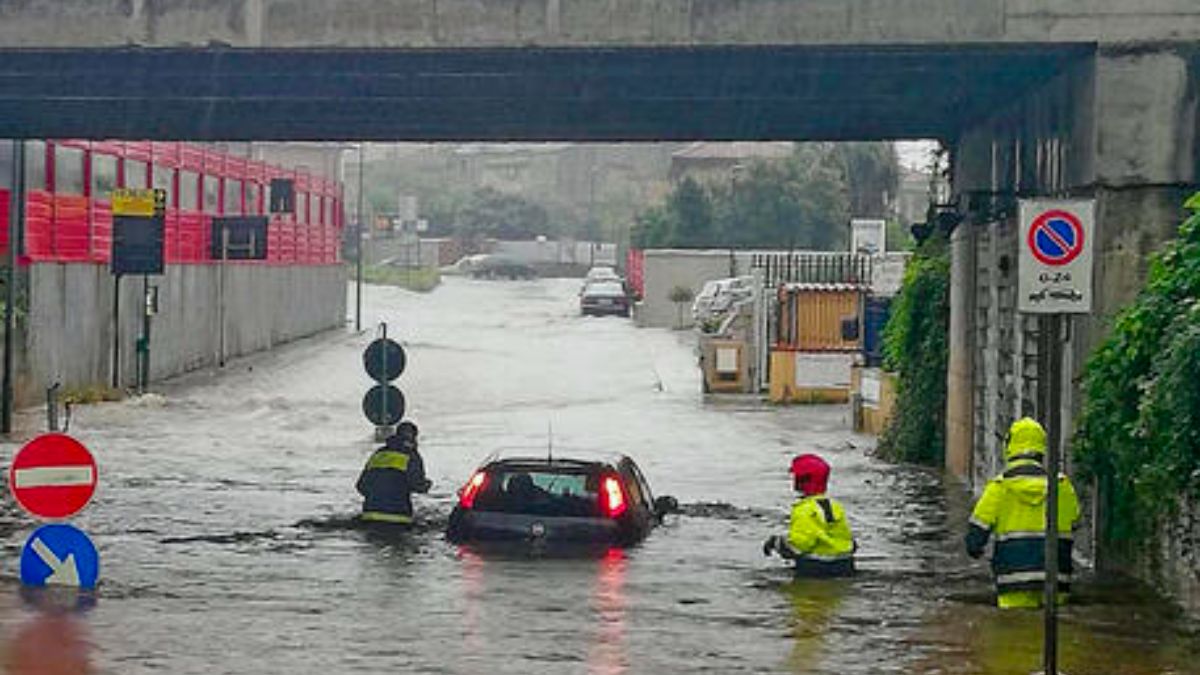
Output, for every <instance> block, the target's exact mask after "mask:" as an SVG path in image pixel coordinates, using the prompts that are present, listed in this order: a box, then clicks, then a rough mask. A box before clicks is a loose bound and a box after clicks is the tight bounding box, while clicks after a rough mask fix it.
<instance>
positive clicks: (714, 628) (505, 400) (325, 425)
mask: <svg viewBox="0 0 1200 675" xmlns="http://www.w3.org/2000/svg"><path fill="white" fill-rule="evenodd" d="M576 289H577V282H574V281H568V280H543V281H539V282H514V283H503V282H498V283H489V282H472V281H465V280H457V279H451V280H449V281H448V282H447V283H446V284H444V285H443V286H442V287H441V288H439V289H438V290H437V291H435V292H434V293H432V294H429V295H416V294H412V293H408V292H405V291H402V290H398V289H389V288H370V289H369V291H368V296H367V303H366V308H367V312H366V320H367V322H374V321H375V320H377V319H384V320H387V321H388V322H389V324H390V334H391V335H392V336H393V337H396V338H398V339H399V340H401V341H403V342H404V343H405V345H406V347H407V349H408V355H409V368H408V371H407V372H406V373H405V374H404V375H403V376H402V377H401V379H400V381H399V386H400V388H401V389H402V390H403V391H404V392H405V394H406V395H407V397H408V401H409V407H410V418H412V419H414V420H415V421H416V422H417V423H418V424H419V425H420V427H421V431H422V435H421V438H422V451H423V454H424V457H425V461H426V465H427V467H428V470H429V474H430V478H431V479H432V480H433V482H434V488H433V491H432V494H431V496H429V497H428V498H424V499H421V498H418V499H419V500H420V501H419V504H418V509H419V516H420V517H421V519H422V520H423V521H424V523H425V524H424V525H423V526H422V528H420V529H419V530H418V531H417V532H414V533H413V536H412V537H411V538H410V539H408V540H407V541H404V542H395V543H385V542H379V541H375V540H372V539H370V538H368V537H367V536H365V535H364V533H362V532H359V531H357V530H353V529H348V528H346V527H345V524H346V521H347V520H348V519H349V518H350V517H351V516H352V515H353V514H354V513H355V512H356V511H357V509H358V505H359V500H358V497H357V494H356V493H355V492H354V480H355V478H356V477H357V475H358V472H359V470H360V469H361V467H362V464H363V462H364V461H365V459H366V457H367V456H368V454H369V452H370V450H371V449H372V447H373V443H372V441H371V430H370V428H369V426H368V424H367V422H366V421H365V420H364V419H363V417H362V413H361V410H360V407H359V406H360V400H361V397H362V394H363V392H364V391H365V390H366V389H367V388H368V387H369V385H370V383H369V381H368V380H367V378H366V375H365V374H363V372H362V366H361V356H360V354H361V352H362V349H363V348H364V347H365V345H366V344H367V343H368V342H369V340H370V339H371V336H370V335H362V336H347V335H340V336H339V335H335V336H333V337H324V338H320V339H316V340H313V341H309V342H307V343H304V344H300V345H294V346H290V347H287V348H282V349H280V350H277V351H276V352H275V353H273V354H268V355H265V356H261V357H255V358H251V359H247V360H244V361H240V362H235V363H233V364H231V365H230V366H229V367H228V368H227V369H226V370H225V371H224V372H222V373H220V374H216V375H214V374H198V375H193V376H190V377H187V378H184V379H182V380H180V381H177V382H173V383H171V384H168V385H162V386H160V387H159V388H158V389H157V391H158V392H160V393H159V394H157V395H152V396H147V397H144V398H142V399H139V400H130V401H125V402H122V403H115V404H104V405H98V406H91V407H87V408H83V409H78V410H76V414H75V419H74V420H73V429H72V432H73V433H74V434H75V435H76V436H77V437H78V438H80V439H81V440H82V441H83V442H85V443H86V444H87V445H88V446H89V447H90V448H91V449H92V450H93V452H94V453H95V455H96V456H97V459H98V461H99V462H100V472H101V474H100V491H99V492H98V494H97V497H96V499H95V500H94V502H93V503H92V505H91V506H90V507H89V509H88V510H87V511H85V512H84V514H83V515H82V516H81V517H79V518H77V519H76V520H75V521H74V522H76V523H77V524H78V525H80V526H81V527H82V528H83V529H85V530H86V531H87V532H88V533H89V534H90V535H91V536H92V537H93V539H94V540H95V541H96V542H97V544H98V546H99V548H100V553H101V557H102V565H103V569H102V578H103V581H102V586H101V589H100V591H99V593H98V595H97V598H96V601H95V604H94V606H93V607H91V608H90V609H89V610H87V611H83V612H79V613H76V614H69V615H48V614H41V613H39V612H37V611H35V610H33V609H32V608H31V605H30V603H29V602H27V601H26V600H25V599H23V598H22V597H21V594H20V592H19V587H18V585H17V583H16V581H15V576H16V561H17V559H18V555H19V551H20V546H21V545H22V544H23V543H24V539H25V537H26V536H27V535H28V533H29V531H30V530H31V529H32V528H31V526H30V521H28V520H27V519H25V518H24V517H23V516H21V515H19V514H17V513H16V512H15V511H14V508H15V507H12V506H11V505H10V504H9V505H7V506H5V510H4V512H3V513H2V514H0V532H2V533H3V535H4V538H3V544H4V551H3V556H4V558H3V559H4V561H5V563H4V568H3V570H4V575H3V585H2V586H0V629H2V630H3V634H4V644H5V648H4V650H3V652H2V653H0V657H2V659H0V661H2V662H3V663H4V664H5V665H6V667H7V668H8V672H10V673H33V672H38V673H43V672H44V673H59V672H62V673H79V672H88V669H89V668H90V672H97V673H116V674H125V673H157V672H167V673H206V674H207V673H289V674H294V673H329V674H333V673H338V674H341V673H381V672H414V673H599V674H615V673H684V672H686V673H697V672H705V673H760V672H761V673H841V674H845V673H864V674H865V673H871V674H876V673H997V674H1003V673H1028V672H1031V671H1033V670H1035V669H1036V666H1037V664H1038V660H1039V653H1040V641H1041V637H1040V636H1041V632H1040V621H1041V618H1040V614H1030V613H1019V614H1000V613H999V612H998V611H996V610H995V609H992V608H991V607H990V604H989V603H990V601H991V596H990V594H989V584H990V581H989V577H988V573H987V570H986V565H985V564H982V563H977V562H974V561H971V560H969V559H968V558H966V557H965V555H964V554H963V553H962V552H961V536H962V533H963V531H964V528H965V525H964V523H965V519H966V513H967V509H968V506H969V504H968V502H967V497H966V495H964V494H963V493H962V492H961V490H960V489H959V488H957V487H955V486H953V485H952V484H948V483H945V482H944V481H943V479H942V478H941V476H940V474H938V473H936V472H930V471H923V470H918V469H913V468H906V467H896V466H892V465H888V464H886V463H883V462H880V461H878V460H875V459H873V458H871V457H870V454H869V450H870V449H871V447H872V445H873V442H872V440H871V439H869V438H867V437H864V436H858V435H855V434H852V433H850V432H848V431H847V429H848V427H849V420H848V419H847V414H848V413H847V410H846V409H845V408H844V407H842V406H832V407H809V408H774V407H769V406H762V405H758V404H755V403H752V402H748V401H738V400H735V401H720V402H718V401H705V400H704V399H703V397H702V396H701V395H700V394H699V382H698V372H697V370H696V368H695V357H694V355H693V348H692V346H691V342H690V336H689V335H686V334H673V333H670V332H667V331H658V330H636V329H634V328H633V327H632V326H631V325H630V323H629V322H628V321H625V320H621V319H594V318H588V319H584V318H580V317H578V316H577V311H576V306H575V302H576V298H575V290H576ZM548 428H552V429H553V437H554V447H555V452H556V454H561V455H566V454H568V453H569V449H570V448H580V449H600V450H619V451H622V452H626V453H628V454H630V455H632V456H633V457H634V458H635V459H637V461H638V462H639V464H640V465H641V466H642V469H643V470H644V472H645V473H646V475H647V478H648V479H649V481H650V484H651V486H652V487H653V488H654V490H655V492H656V493H658V494H669V495H673V496H675V497H677V498H678V500H679V501H680V503H681V504H682V505H683V513H681V514H679V515H676V516H671V517H669V518H668V521H667V524H666V525H665V526H664V527H662V528H660V529H658V530H656V531H655V532H654V533H653V534H652V535H651V536H650V538H649V539H648V540H647V541H646V542H645V543H644V544H643V545H641V546H639V547H637V548H634V549H631V550H628V551H624V552H620V551H613V552H611V553H609V554H608V555H607V556H603V557H600V558H594V557H593V558H533V557H527V556H521V555H510V556H506V557H495V556H483V555H479V554H477V553H474V552H472V551H470V550H468V549H460V548H458V547H455V546H452V545H450V544H448V543H446V542H445V540H444V539H443V537H442V534H441V528H442V527H444V524H445V521H446V517H447V515H448V513H449V511H450V508H451V506H452V504H453V503H454V492H455V490H456V489H457V488H458V486H459V485H460V484H461V483H462V482H463V481H464V480H465V479H466V478H467V477H468V475H469V473H470V471H471V469H472V468H474V466H475V465H476V463H477V462H479V461H480V460H481V459H482V458H483V457H484V456H486V455H487V454H489V453H491V452H492V451H494V450H497V449H528V450H530V451H532V452H535V453H541V452H543V451H544V450H545V448H546V445H547V436H548ZM13 450H14V448H13V447H12V446H6V447H5V449H4V451H5V461H8V459H9V458H10V457H11V453H12V452H13ZM799 451H816V452H819V453H821V454H822V455H823V456H825V457H826V458H827V459H828V460H829V461H830V463H831V464H832V465H833V477H832V488H831V492H832V493H833V494H834V495H835V496H837V497H839V498H841V499H842V500H843V502H844V503H845V505H846V508H847V511H848V512H849V514H850V518H851V521H852V523H853V526H854V529H855V533H856V535H857V537H858V540H859V545H860V549H859V554H860V557H859V566H860V569H861V570H862V572H861V574H860V575H859V576H858V577H857V578H855V579H852V580H848V581H838V582H796V581H792V580H791V578H790V575H789V573H788V571H787V570H786V569H785V568H784V567H783V566H782V564H781V561H779V560H778V559H772V560H768V559H765V558H763V557H762V554H761V551H760V546H761V542H762V540H763V539H764V538H765V537H766V536H767V535H768V534H772V533H782V532H783V528H784V526H785V522H786V517H787V512H788V507H789V505H790V503H791V500H792V495H791V493H790V484H789V480H788V476H787V473H786V469H787V466H788V460H789V458H790V457H791V455H793V454H794V453H796V452H799ZM6 504H7V502H6ZM1080 599H1081V604H1079V605H1078V606H1074V607H1070V608H1068V609H1066V610H1065V612H1064V626H1063V628H1062V641H1063V644H1062V648H1061V649H1062V665H1063V669H1064V671H1065V672H1068V673H1071V674H1072V675H1088V674H1113V673H1120V674H1142V673H1146V674H1149V673H1200V665H1197V664H1200V647H1198V639H1197V638H1196V636H1195V635H1194V634H1193V633H1190V632H1189V631H1190V630H1192V628H1191V627H1190V626H1189V624H1187V623H1185V622H1183V621H1182V620H1180V619H1177V618H1173V615H1172V614H1171V612H1170V610H1169V608H1168V607H1166V606H1164V605H1162V604H1161V603H1158V602H1156V601H1153V600H1145V599H1141V596H1140V595H1139V593H1138V592H1137V589H1131V588H1130V587H1129V586H1128V585H1127V584H1125V585H1115V586H1110V585H1104V584H1097V583H1092V584H1090V585H1084V587H1083V589H1082V592H1081V598H1080ZM44 645H54V648H47V647H45V646H44ZM30 664H37V665H40V667H42V668H43V669H42V670H34V669H32V668H33V666H32V665H30ZM82 664H90V666H86V667H85V666H84V665H82Z"/></svg>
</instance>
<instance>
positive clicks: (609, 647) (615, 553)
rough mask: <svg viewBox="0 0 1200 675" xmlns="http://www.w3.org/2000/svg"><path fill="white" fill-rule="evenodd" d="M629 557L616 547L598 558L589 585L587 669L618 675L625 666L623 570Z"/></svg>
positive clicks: (596, 672)
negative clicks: (591, 623) (592, 623)
mask: <svg viewBox="0 0 1200 675" xmlns="http://www.w3.org/2000/svg"><path fill="white" fill-rule="evenodd" d="M628 563H629V561H628V560H627V558H626V556H625V552H624V551H623V550H621V549H619V548H613V549H609V551H608V552H607V553H606V554H605V555H604V557H603V558H601V559H600V560H599V563H598V565H597V570H596V582H595V585H594V586H593V589H592V603H591V604H592V612H593V614H594V615H595V617H596V626H597V628H596V631H595V635H594V637H593V639H592V641H591V647H590V649H589V651H588V672H589V673H594V674H595V675H618V674H619V673H624V672H625V671H626V669H627V668H628V659H627V658H626V653H625V652H626V648H625V629H626V626H625V611H626V598H625V572H626V567H627V565H628Z"/></svg>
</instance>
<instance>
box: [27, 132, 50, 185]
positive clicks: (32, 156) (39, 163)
mask: <svg viewBox="0 0 1200 675" xmlns="http://www.w3.org/2000/svg"><path fill="white" fill-rule="evenodd" d="M45 189H46V143H45V142H44V141H27V142H26V143H25V191H26V192H29V191H30V190H45Z"/></svg>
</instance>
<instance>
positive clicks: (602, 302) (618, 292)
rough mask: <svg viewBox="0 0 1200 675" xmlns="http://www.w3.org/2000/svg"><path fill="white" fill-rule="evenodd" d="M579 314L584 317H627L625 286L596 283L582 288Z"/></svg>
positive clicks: (612, 283)
mask: <svg viewBox="0 0 1200 675" xmlns="http://www.w3.org/2000/svg"><path fill="white" fill-rule="evenodd" d="M579 313H580V314H583V315H584V316H588V315H600V314H617V315H619V316H629V295H628V294H627V293H626V292H625V286H624V285H622V284H621V283H619V282H616V281H597V282H593V283H590V284H588V285H587V286H584V287H583V290H582V291H581V292H580V293H579Z"/></svg>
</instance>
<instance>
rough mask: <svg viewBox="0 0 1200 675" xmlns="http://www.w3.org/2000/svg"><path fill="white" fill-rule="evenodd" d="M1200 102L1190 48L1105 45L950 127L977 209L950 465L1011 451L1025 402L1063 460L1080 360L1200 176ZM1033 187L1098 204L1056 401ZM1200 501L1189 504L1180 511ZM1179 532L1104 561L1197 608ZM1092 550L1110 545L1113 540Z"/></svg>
mask: <svg viewBox="0 0 1200 675" xmlns="http://www.w3.org/2000/svg"><path fill="white" fill-rule="evenodd" d="M1147 21H1149V22H1153V21H1155V19H1154V18H1153V17H1147ZM1164 34H1166V33H1164ZM1198 107H1200V57H1198V56H1197V50H1196V49H1195V47H1188V48H1168V47H1163V46H1162V45H1157V46H1146V45H1140V46H1120V47H1118V46H1108V47H1104V46H1102V47H1101V48H1100V49H1099V50H1098V52H1097V54H1096V56H1095V58H1094V59H1093V60H1090V61H1088V62H1086V63H1083V64H1080V65H1079V66H1077V67H1075V68H1073V69H1072V70H1070V71H1068V72H1066V73H1064V74H1063V75H1061V76H1060V77H1057V78H1055V79H1053V80H1051V81H1049V82H1047V83H1045V84H1044V85H1043V86H1042V87H1040V88H1039V89H1036V90H1034V91H1031V92H1029V93H1028V95H1026V96H1025V97H1023V98H1022V99H1020V100H1017V101H1015V102H1014V103H1013V104H1012V105H1011V106H1010V107H1009V108H1007V109H1004V110H999V111H997V112H996V114H995V115H994V116H993V117H992V118H990V119H988V120H984V121H980V123H978V124H977V125H975V126H974V127H972V128H970V129H967V130H965V131H964V133H963V134H962V135H961V136H960V137H959V138H958V139H957V140H956V142H955V144H954V168H955V176H954V178H955V180H954V188H955V191H956V192H957V193H958V194H959V195H961V196H962V197H963V204H964V205H965V208H964V211H965V215H966V216H967V220H966V221H965V222H964V223H963V224H962V225H960V226H959V229H960V231H956V233H955V235H954V239H953V242H952V247H951V250H952V255H953V256H954V260H953V265H952V272H951V274H952V296H951V305H952V316H951V335H950V345H951V354H950V372H949V380H948V384H949V389H950V391H949V406H948V411H947V413H948V414H947V418H948V419H947V435H948V438H947V467H948V468H949V469H950V470H951V471H953V472H954V473H955V474H957V475H959V476H961V477H963V478H965V479H966V480H968V481H969V482H970V484H971V485H972V487H974V488H975V489H976V490H979V489H981V488H982V481H983V480H984V479H985V478H986V477H987V476H988V475H990V474H991V473H992V472H993V471H994V470H995V469H996V468H997V467H998V466H999V465H1000V464H1001V462H1002V459H1001V457H1002V455H1001V446H1002V441H1003V434H1004V431H1005V430H1006V428H1007V425H1008V424H1010V423H1011V422H1012V420H1013V419H1015V418H1016V417H1018V416H1020V415H1022V414H1034V415H1037V416H1038V417H1040V418H1041V419H1042V420H1043V421H1045V420H1048V419H1051V418H1056V419H1057V420H1059V422H1060V424H1061V428H1062V430H1063V436H1064V447H1063V450H1064V454H1065V455H1066V456H1067V457H1068V458H1069V456H1070V448H1069V441H1070V436H1071V433H1072V430H1073V428H1074V417H1075V415H1076V414H1077V412H1078V409H1079V406H1080V403H1081V401H1080V396H1079V391H1078V388H1077V385H1076V383H1077V381H1078V378H1079V376H1080V374H1081V371H1082V368H1083V365H1084V363H1085V361H1086V359H1087V357H1088V355H1089V354H1090V353H1091V351H1092V350H1093V349H1094V348H1095V346H1096V345H1097V344H1098V343H1099V342H1100V341H1101V340H1102V339H1103V338H1104V337H1105V336H1106V335H1107V333H1108V330H1109V328H1110V326H1111V322H1112V319H1113V317H1114V315H1115V314H1116V313H1117V312H1118V311H1120V309H1121V308H1122V307H1124V306H1125V305H1126V304H1127V303H1128V302H1129V301H1130V300H1131V299H1132V298H1133V297H1134V296H1135V295H1136V293H1137V291H1138V290H1139V289H1140V288H1141V286H1142V283H1143V281H1144V278H1145V273H1146V267H1147V262H1148V258H1149V256H1150V254H1151V253H1152V252H1153V251H1154V250H1156V249H1157V248H1158V247H1159V246H1160V245H1161V244H1162V243H1163V242H1164V241H1165V240H1166V239H1168V238H1170V237H1172V236H1173V235H1174V233H1175V228H1176V227H1177V225H1178V223H1179V222H1180V220H1181V218H1182V217H1183V209H1182V203H1183V200H1184V199H1185V198H1186V197H1187V196H1188V195H1189V194H1191V193H1193V192H1195V191H1196V190H1200V181H1198V176H1197V172H1198V171H1200V142H1198V140H1197V130H1198V128H1200V115H1198V114H1197V109H1198ZM1026 195H1028V196H1034V195H1039V196H1060V197H1068V196H1069V197H1094V198H1095V200H1096V206H1097V211H1096V268H1095V281H1094V284H1095V286H1094V290H1095V298H1096V299H1095V303H1094V312H1093V314H1092V315H1090V316H1088V317H1080V318H1078V319H1076V320H1075V330H1073V331H1072V333H1071V337H1070V339H1069V340H1068V341H1067V344H1066V346H1065V356H1064V361H1065V363H1064V377H1063V381H1062V382H1061V383H1059V385H1060V386H1061V388H1062V391H1063V394H1064V395H1063V401H1062V406H1061V408H1059V409H1057V410H1048V409H1047V408H1046V405H1045V401H1046V392H1047V391H1048V385H1049V383H1048V382H1046V381H1045V377H1044V376H1043V372H1044V371H1045V367H1046V366H1045V364H1044V362H1043V359H1042V358H1041V355H1039V354H1038V349H1037V340H1038V326H1037V323H1036V320H1035V319H1033V318H1030V317H1023V316H1021V315H1019V314H1017V313H1016V312H1015V301H1016V297H1015V290H1014V287H1015V283H1016V256H1017V252H1018V241H1019V236H1018V235H1019V233H1018V232H1017V231H1016V230H1017V228H1016V213H1015V205H1016V199H1017V197H1018V196H1026ZM1082 487H1087V486H1082ZM1085 492H1086V490H1085ZM1088 511H1090V509H1085V512H1088ZM1194 512H1195V509H1194V505H1189V507H1188V509H1185V513H1193V514H1194ZM1184 520H1186V519H1184ZM1189 523H1190V524H1189ZM1194 525H1195V523H1194V518H1193V519H1192V521H1188V522H1184V521H1183V520H1181V522H1180V523H1176V524H1172V525H1171V526H1169V527H1167V528H1166V529H1167V530H1172V528H1175V529H1180V528H1182V530H1187V531H1189V532H1194V531H1195V527H1194ZM1090 528H1091V523H1088V524H1087V525H1085V527H1084V530H1083V531H1082V532H1081V533H1079V535H1077V542H1078V543H1079V544H1080V548H1081V550H1082V551H1083V552H1084V553H1085V554H1086V553H1087V552H1089V551H1095V548H1094V544H1095V542H1094V540H1093V538H1092V536H1091V534H1092V532H1091V531H1090ZM1184 541H1185V542H1186V543H1179V542H1176V543H1175V544H1173V545H1171V546H1166V547H1164V549H1163V551H1161V552H1160V555H1158V556H1156V557H1155V558H1154V559H1153V560H1149V559H1147V560H1138V561H1131V560H1116V559H1113V560H1110V562H1112V563H1114V564H1115V565H1117V566H1122V567H1126V568H1127V569H1134V570H1135V571H1138V572H1140V573H1141V575H1142V576H1144V577H1145V578H1147V579H1150V580H1152V581H1155V582H1156V583H1158V584H1159V585H1160V587H1161V588H1164V589H1167V590H1169V591H1171V592H1172V593H1174V594H1175V596H1176V597H1178V598H1179V599H1180V600H1181V601H1183V602H1185V603H1190V608H1191V609H1192V610H1194V611H1200V604H1197V599H1198V598H1200V579H1198V578H1197V577H1196V575H1195V573H1194V567H1193V566H1192V565H1193V563H1189V562H1188V561H1189V560H1194V559H1195V557H1196V555H1197V554H1196V550H1197V546H1198V543H1197V540H1196V538H1195V537H1190V538H1187V539H1185V540H1184ZM1172 546H1173V547H1174V548H1172ZM1185 549H1186V550H1185ZM1095 552H1096V553H1097V554H1098V557H1099V558H1100V559H1101V560H1103V559H1104V558H1105V553H1106V552H1105V551H1104V550H1102V549H1101V550H1099V551H1095Z"/></svg>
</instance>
